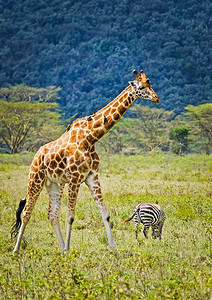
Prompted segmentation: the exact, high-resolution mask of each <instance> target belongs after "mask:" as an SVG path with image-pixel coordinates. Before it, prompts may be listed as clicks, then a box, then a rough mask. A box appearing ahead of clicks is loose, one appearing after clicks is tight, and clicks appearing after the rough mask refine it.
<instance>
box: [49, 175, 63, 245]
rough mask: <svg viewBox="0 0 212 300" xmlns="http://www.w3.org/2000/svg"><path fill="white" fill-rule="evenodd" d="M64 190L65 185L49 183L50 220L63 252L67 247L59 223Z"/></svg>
mask: <svg viewBox="0 0 212 300" xmlns="http://www.w3.org/2000/svg"><path fill="white" fill-rule="evenodd" d="M63 188H64V185H60V184H57V183H53V182H51V183H50V182H49V181H47V185H46V189H47V192H48V194H49V210H48V219H49V221H50V223H51V224H52V226H53V228H54V230H55V233H56V235H57V239H58V242H59V245H60V249H61V250H63V249H64V246H65V244H64V240H63V237H62V233H61V229H60V223H59V212H60V202H61V197H62V193H63Z"/></svg>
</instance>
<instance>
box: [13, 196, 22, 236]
mask: <svg viewBox="0 0 212 300" xmlns="http://www.w3.org/2000/svg"><path fill="white" fill-rule="evenodd" d="M25 204H26V198H24V199H22V200H21V201H20V203H19V207H18V209H17V210H16V221H15V223H13V225H12V228H11V238H12V239H14V238H15V237H16V236H17V235H18V231H19V229H20V227H21V213H22V211H23V209H24V206H25Z"/></svg>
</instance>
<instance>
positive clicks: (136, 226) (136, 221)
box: [134, 213, 139, 240]
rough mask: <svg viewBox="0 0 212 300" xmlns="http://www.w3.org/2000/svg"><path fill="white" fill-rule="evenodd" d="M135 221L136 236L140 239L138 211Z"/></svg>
mask: <svg viewBox="0 0 212 300" xmlns="http://www.w3.org/2000/svg"><path fill="white" fill-rule="evenodd" d="M134 223H135V238H136V240H137V239H138V224H139V221H138V214H137V213H136V214H135V216H134Z"/></svg>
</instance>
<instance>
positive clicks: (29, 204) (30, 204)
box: [13, 172, 44, 253]
mask: <svg viewBox="0 0 212 300" xmlns="http://www.w3.org/2000/svg"><path fill="white" fill-rule="evenodd" d="M43 185H44V175H43V172H40V174H39V172H38V173H36V174H35V176H31V177H30V176H29V181H28V187H27V196H26V205H25V207H24V210H23V217H22V222H21V227H20V230H19V233H18V238H17V241H16V244H15V247H14V250H13V253H15V252H19V249H20V246H21V240H22V238H23V234H24V231H25V228H26V226H27V224H28V222H29V220H30V217H31V213H32V210H33V208H34V206H35V203H36V200H37V198H38V197H39V195H40V193H41V191H42V189H43Z"/></svg>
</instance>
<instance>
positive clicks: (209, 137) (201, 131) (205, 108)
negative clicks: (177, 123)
mask: <svg viewBox="0 0 212 300" xmlns="http://www.w3.org/2000/svg"><path fill="white" fill-rule="evenodd" d="M185 109H186V110H187V112H186V113H185V116H186V117H187V118H188V119H190V120H191V125H192V132H193V134H194V135H196V136H198V137H199V139H200V141H201V148H202V150H203V151H204V152H205V153H206V154H209V153H210V152H211V151H212V103H206V104H202V105H199V106H193V105H189V106H187V107H186V108H185Z"/></svg>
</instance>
